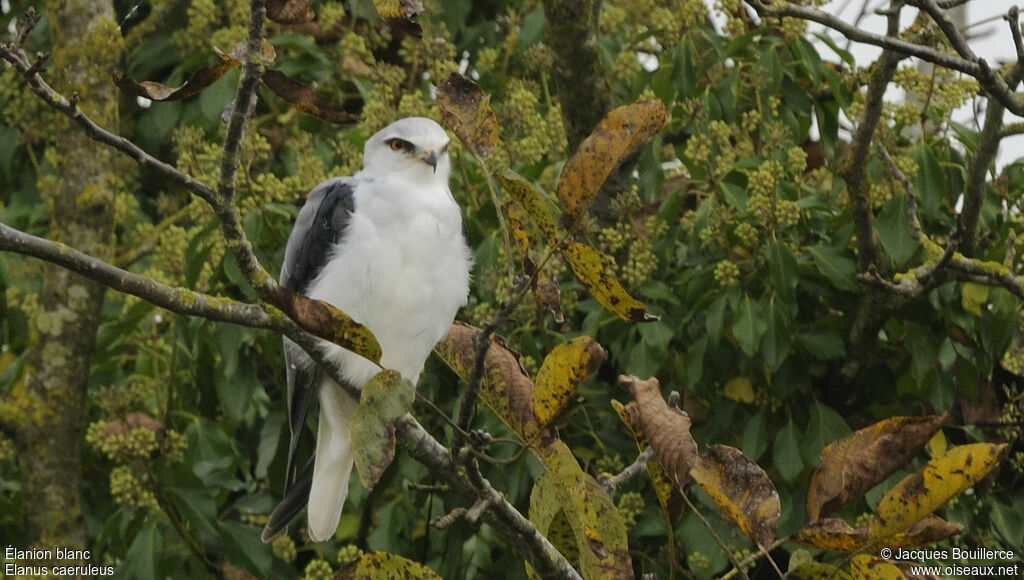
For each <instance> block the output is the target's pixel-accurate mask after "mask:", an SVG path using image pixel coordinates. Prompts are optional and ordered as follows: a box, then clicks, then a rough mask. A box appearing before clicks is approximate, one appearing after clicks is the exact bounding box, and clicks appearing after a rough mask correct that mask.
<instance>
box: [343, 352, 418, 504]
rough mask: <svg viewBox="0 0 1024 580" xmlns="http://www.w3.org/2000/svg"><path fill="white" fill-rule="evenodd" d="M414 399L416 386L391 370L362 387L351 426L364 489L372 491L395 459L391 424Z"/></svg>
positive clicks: (392, 425) (392, 426)
mask: <svg viewBox="0 0 1024 580" xmlns="http://www.w3.org/2000/svg"><path fill="white" fill-rule="evenodd" d="M415 398H416V386H415V385H413V384H412V383H411V382H409V381H407V380H405V379H403V378H402V375H400V374H398V372H396V371H392V370H384V371H381V372H379V373H377V374H376V375H375V376H374V377H373V378H372V379H370V381H369V382H367V383H366V385H364V386H363V392H362V396H361V397H360V398H359V406H358V407H356V415H355V419H354V420H353V422H352V448H353V449H354V450H355V461H356V469H357V471H358V472H359V481H360V482H361V483H362V484H363V487H365V488H366V489H373V486H374V485H376V484H377V482H378V481H379V480H380V477H381V475H383V474H384V470H385V469H387V468H388V466H389V465H391V461H392V460H393V459H394V458H395V424H394V422H395V419H397V418H399V417H401V416H402V415H404V414H405V413H406V412H408V411H409V409H411V408H412V402H413V399H415Z"/></svg>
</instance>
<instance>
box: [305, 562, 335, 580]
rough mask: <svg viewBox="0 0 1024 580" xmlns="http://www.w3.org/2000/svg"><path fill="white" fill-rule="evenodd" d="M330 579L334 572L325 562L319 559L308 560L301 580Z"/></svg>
mask: <svg viewBox="0 0 1024 580" xmlns="http://www.w3.org/2000/svg"><path fill="white" fill-rule="evenodd" d="M332 578H334V570H333V569H332V568H331V565H330V563H328V562H327V560H323V559H321V558H317V559H315V560H310V562H309V564H306V570H305V572H304V573H303V575H302V580H331V579H332Z"/></svg>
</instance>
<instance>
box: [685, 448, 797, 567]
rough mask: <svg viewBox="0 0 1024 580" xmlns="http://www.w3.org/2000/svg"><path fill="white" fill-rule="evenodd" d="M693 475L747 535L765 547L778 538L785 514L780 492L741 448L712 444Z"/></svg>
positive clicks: (716, 503)
mask: <svg viewBox="0 0 1024 580" xmlns="http://www.w3.org/2000/svg"><path fill="white" fill-rule="evenodd" d="M690 475H691V476H692V477H693V479H694V481H696V482H697V484H698V485H699V486H700V487H701V489H703V490H704V492H705V493H707V494H708V496H709V497H711V499H712V501H714V502H715V505H717V506H718V509H720V510H721V511H722V513H723V514H725V516H726V517H728V518H729V519H730V520H732V521H733V522H734V523H736V525H738V526H739V527H740V529H741V530H743V533H744V534H746V536H747V537H748V538H750V539H751V540H753V541H754V542H755V543H757V544H758V545H759V546H762V547H767V546H770V545H771V544H772V543H773V542H774V541H775V534H776V528H777V526H778V523H779V516H780V515H781V514H782V503H781V502H780V500H779V493H778V492H777V491H776V490H775V484H774V483H772V480H771V479H770V478H769V477H768V474H766V473H765V472H764V470H763V469H761V467H760V466H759V465H758V464H757V463H754V461H753V460H752V459H750V458H749V457H747V456H746V455H744V454H743V452H742V451H740V450H739V449H736V448H735V447H729V446H728V445H711V446H710V447H708V449H707V451H706V452H705V453H704V454H703V455H701V456H700V457H699V458H698V459H697V462H696V464H695V465H694V466H693V469H691V470H690Z"/></svg>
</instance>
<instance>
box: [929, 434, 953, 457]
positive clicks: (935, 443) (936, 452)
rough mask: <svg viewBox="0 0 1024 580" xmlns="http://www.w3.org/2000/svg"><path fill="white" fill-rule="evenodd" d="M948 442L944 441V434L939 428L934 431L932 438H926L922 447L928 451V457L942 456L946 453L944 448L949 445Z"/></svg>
mask: <svg viewBox="0 0 1024 580" xmlns="http://www.w3.org/2000/svg"><path fill="white" fill-rule="evenodd" d="M948 443H949V442H948V441H946V434H945V433H943V432H942V430H941V429H940V430H939V431H936V432H935V435H932V438H931V439H929V440H928V443H927V444H926V445H925V446H924V448H925V450H926V451H928V456H929V457H942V456H943V455H945V454H946V449H947V448H948V447H949V445H948Z"/></svg>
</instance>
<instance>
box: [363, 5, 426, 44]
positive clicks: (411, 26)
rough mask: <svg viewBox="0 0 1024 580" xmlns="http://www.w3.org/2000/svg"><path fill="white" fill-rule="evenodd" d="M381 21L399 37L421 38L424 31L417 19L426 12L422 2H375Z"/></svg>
mask: <svg viewBox="0 0 1024 580" xmlns="http://www.w3.org/2000/svg"><path fill="white" fill-rule="evenodd" d="M373 5H374V6H375V7H376V8H377V14H379V15H380V19H381V20H383V21H384V23H385V24H387V25H388V28H390V29H391V32H392V33H393V34H396V35H398V36H409V35H412V36H417V37H418V36H420V35H421V34H422V32H423V31H422V30H421V29H420V25H419V24H416V22H415V18H416V16H418V15H419V14H421V13H422V12H423V11H424V8H423V2H422V1H421V0H373Z"/></svg>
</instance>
